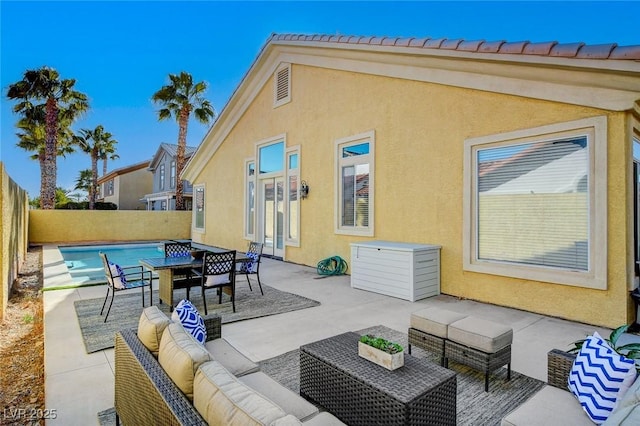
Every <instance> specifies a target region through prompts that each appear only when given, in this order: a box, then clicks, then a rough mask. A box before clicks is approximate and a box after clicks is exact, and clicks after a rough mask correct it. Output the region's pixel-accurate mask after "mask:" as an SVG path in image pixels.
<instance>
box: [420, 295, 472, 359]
mask: <svg viewBox="0 0 640 426" xmlns="http://www.w3.org/2000/svg"><path fill="white" fill-rule="evenodd" d="M465 317H466V315H465V314H461V313H458V312H453V311H449V310H446V309H442V308H427V309H422V310H420V311H417V312H414V313H412V314H411V320H410V326H409V332H408V335H409V347H408V350H409V354H411V346H412V345H415V346H417V347H419V348H420V349H423V350H425V351H427V352H430V353H433V354H435V355H437V356H438V357H440V365H444V341H445V340H446V339H447V329H448V327H449V324H451V323H454V322H456V321H458V320H461V319H463V318H465Z"/></svg>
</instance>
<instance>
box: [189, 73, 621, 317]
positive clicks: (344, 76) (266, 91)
mask: <svg viewBox="0 0 640 426" xmlns="http://www.w3.org/2000/svg"><path fill="white" fill-rule="evenodd" d="M291 98H292V101H291V102H290V103H288V104H286V105H284V106H281V107H279V108H276V109H274V108H273V87H272V81H271V80H268V81H267V84H266V85H265V86H264V87H263V88H262V90H261V91H260V93H259V94H258V96H257V97H256V98H255V100H254V102H253V103H252V104H251V106H250V107H249V108H248V110H247V111H246V112H244V114H243V115H242V117H241V118H240V119H239V121H238V123H237V124H236V125H235V126H234V128H233V130H232V131H231V133H230V134H229V136H228V137H227V139H226V140H225V142H224V143H223V144H222V145H221V147H220V148H219V150H218V151H217V152H216V155H214V157H213V158H212V159H211V161H210V162H209V163H208V165H207V167H205V169H204V171H203V172H202V173H201V174H200V176H198V177H197V179H196V180H195V182H194V183H202V182H205V183H206V185H207V186H206V208H207V210H206V233H204V234H202V235H197V234H196V235H194V239H201V240H202V241H203V242H208V243H215V244H219V245H223V246H228V247H237V248H239V249H241V248H244V247H246V244H247V242H246V241H245V240H244V239H243V238H242V235H243V233H242V229H243V206H244V201H243V194H244V191H243V182H244V177H243V166H244V160H245V159H246V158H248V157H253V156H254V155H255V146H256V145H255V144H256V143H257V142H259V141H261V140H263V139H265V138H269V137H273V136H276V135H279V134H286V138H287V139H286V141H287V146H294V145H299V146H300V177H301V179H305V180H306V181H307V182H308V183H309V185H310V188H311V192H310V195H309V198H308V199H306V200H302V201H301V211H300V218H301V219H300V220H301V227H300V233H301V237H300V247H287V248H286V255H285V259H286V260H289V261H292V262H296V263H302V264H307V265H315V264H316V263H317V262H318V261H319V260H320V259H323V258H325V257H327V256H330V255H336V254H337V255H340V256H341V257H343V258H345V259H347V260H350V259H349V258H350V254H349V253H350V250H349V244H350V243H351V242H355V241H362V240H366V239H367V238H362V237H354V236H342V235H337V234H335V233H334V193H335V176H334V175H335V168H334V157H335V141H336V140H337V139H339V138H343V137H347V136H351V135H355V134H359V133H362V132H365V131H370V130H374V131H375V140H376V142H375V144H376V145H375V150H376V152H375V236H374V239H379V240H392V241H405V242H416V243H429V244H438V245H441V246H442V247H443V248H442V258H441V271H442V274H441V276H442V285H441V287H442V292H443V293H447V294H450V295H454V296H458V297H463V298H470V299H475V300H479V301H483V302H489V303H495V304H499V305H505V306H511V307H515V308H519V309H524V310H527V311H533V312H539V313H542V314H546V315H553V316H558V317H562V318H567V319H571V320H575V321H582V322H586V323H590V324H597V325H602V326H607V327H614V326H618V325H620V324H623V323H626V322H629V321H628V320H629V315H630V303H631V300H630V297H629V295H628V285H629V284H628V283H629V281H630V278H629V276H628V274H629V271H630V268H629V267H628V262H629V257H630V253H629V247H630V246H629V245H628V244H627V242H628V235H629V233H630V232H632V229H629V228H628V224H629V223H631V222H630V221H628V215H629V214H630V212H629V208H628V206H629V205H630V204H629V199H628V197H629V181H628V179H629V173H628V164H627V163H628V158H630V157H629V151H628V150H629V149H630V147H629V146H628V145H629V144H628V143H626V141H628V140H629V135H628V134H626V133H625V129H626V128H627V127H626V120H625V115H624V113H613V112H608V111H602V110H598V109H593V108H587V107H580V106H574V105H568V104H561V103H554V102H548V101H541V100H535V99H529V98H522V97H516V96H510V95H502V94H495V93H489V92H481V91H477V90H471V89H463V88H456V87H449V86H443V85H437V84H431V83H422V82H415V81H409V80H400V79H393V78H387V77H381V76H372V75H364V74H356V73H351V72H343V71H335V70H329V69H320V68H314V67H308V66H300V65H293V67H292V84H291ZM602 115H605V116H606V117H607V119H608V120H607V121H608V123H607V124H608V149H607V155H608V176H607V177H608V194H607V196H608V205H609V209H608V245H609V247H608V261H609V264H608V266H609V267H608V289H607V290H606V291H601V290H589V289H584V288H579V287H570V286H564V285H556V284H548V283H541V282H533V281H526V280H521V279H513V278H508V277H502V276H496V275H486V274H479V273H473V272H465V271H463V269H462V241H463V235H462V222H463V211H462V205H463V149H464V141H465V139H467V138H471V137H478V136H484V135H490V134H496V133H502V132H508V131H513V130H518V129H524V128H532V127H537V126H542V125H547V124H552V123H558V122H564V121H570V120H576V119H581V118H587V117H594V116H602Z"/></svg>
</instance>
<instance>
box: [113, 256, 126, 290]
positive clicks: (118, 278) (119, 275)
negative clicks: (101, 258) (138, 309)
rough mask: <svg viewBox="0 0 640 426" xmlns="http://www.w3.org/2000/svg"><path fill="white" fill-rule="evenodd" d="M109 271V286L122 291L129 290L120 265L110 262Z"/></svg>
mask: <svg viewBox="0 0 640 426" xmlns="http://www.w3.org/2000/svg"><path fill="white" fill-rule="evenodd" d="M109 270H110V271H111V278H110V279H109V284H111V285H112V286H113V287H114V288H117V289H120V290H122V289H125V288H127V277H126V276H125V275H124V272H123V271H122V268H121V267H120V265H117V264H115V263H112V262H109Z"/></svg>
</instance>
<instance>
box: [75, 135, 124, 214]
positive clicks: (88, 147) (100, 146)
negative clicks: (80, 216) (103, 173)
mask: <svg viewBox="0 0 640 426" xmlns="http://www.w3.org/2000/svg"><path fill="white" fill-rule="evenodd" d="M74 139H75V143H76V145H78V146H79V147H80V149H81V150H82V151H83V152H85V153H87V154H89V155H90V156H91V188H90V189H91V191H90V192H89V210H93V208H94V206H95V203H96V194H97V189H98V159H99V158H100V153H101V152H102V151H103V150H104V147H105V145H115V144H116V143H118V141H116V140H115V139H113V135H112V134H111V133H109V132H105V131H104V127H103V126H102V125H99V126H96V128H95V129H93V130H91V129H81V130H80V135H79V136H78V135H76V136H75V137H74Z"/></svg>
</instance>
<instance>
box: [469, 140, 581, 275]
mask: <svg viewBox="0 0 640 426" xmlns="http://www.w3.org/2000/svg"><path fill="white" fill-rule="evenodd" d="M476 155H477V157H476V162H477V165H478V167H477V170H478V176H477V183H478V185H477V200H478V201H477V206H478V207H477V215H478V216H477V217H478V223H477V241H478V259H480V260H493V261H501V262H516V263H522V264H526V265H538V266H548V267H554V268H564V269H569V270H579V271H587V270H589V252H588V247H589V241H588V240H589V192H588V188H589V144H588V139H587V136H586V135H583V136H578V137H572V138H567V139H557V140H553V141H546V142H534V143H526V144H519V145H513V146H502V147H496V148H488V149H479V150H478V151H477V154H476Z"/></svg>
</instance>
